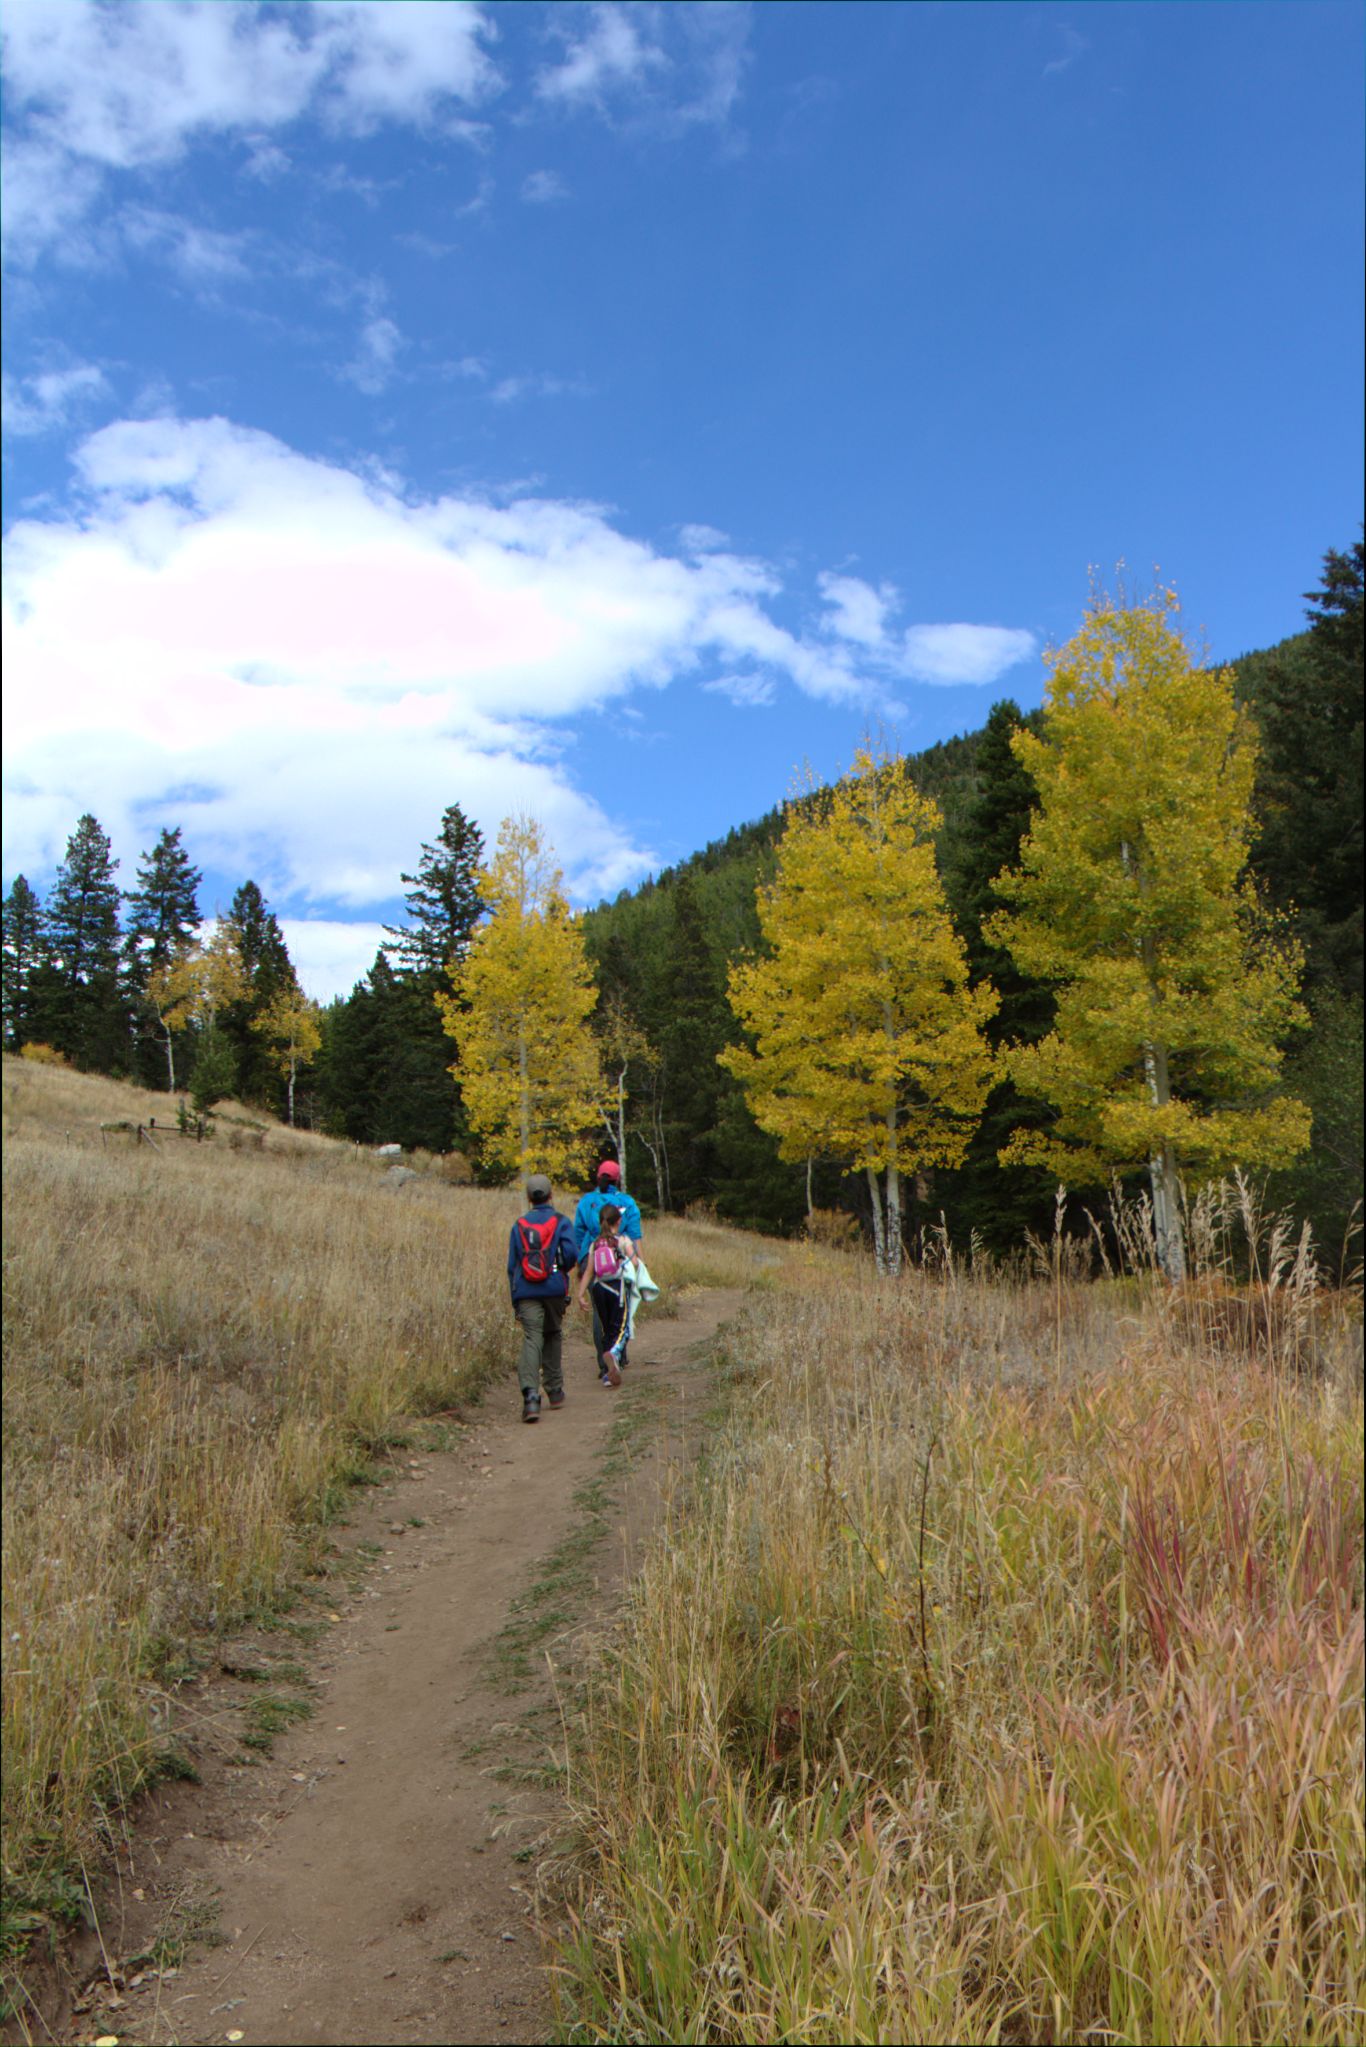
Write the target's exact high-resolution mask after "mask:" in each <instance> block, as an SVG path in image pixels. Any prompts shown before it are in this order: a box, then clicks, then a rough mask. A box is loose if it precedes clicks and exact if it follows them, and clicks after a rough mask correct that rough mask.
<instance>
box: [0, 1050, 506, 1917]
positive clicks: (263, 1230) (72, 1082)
mask: <svg viewBox="0 0 1366 2047" xmlns="http://www.w3.org/2000/svg"><path fill="white" fill-rule="evenodd" d="M3 1084H4V1126H5V1247H6V1248H5V1307H6V1323H7V1330H8V1337H7V1361H6V1375H5V1413H6V1476H5V1488H6V1490H5V1526H6V1542H5V1553H4V1678H5V1684H4V1757H5V1769H4V1822H5V1858H6V1870H7V1872H8V1873H9V1874H10V1875H11V1876H12V1875H14V1874H15V1873H18V1875H19V1876H20V1878H21V1879H22V1882H23V1884H24V1885H27V1886H28V1887H29V1888H30V1890H31V1889H32V1888H33V1887H34V1886H35V1885H36V1886H37V1887H38V1888H39V1889H40V1888H41V1878H42V1872H43V1870H44V1869H49V1870H56V1869H60V1868H61V1867H62V1866H64V1864H65V1863H66V1862H67V1861H69V1859H70V1858H71V1856H72V1855H73V1854H75V1853H78V1852H80V1851H82V1850H84V1851H86V1852H89V1850H90V1848H91V1846H92V1841H93V1838H94V1834H95V1832H96V1829H97V1824H98V1818H99V1812H100V1807H101V1803H102V1802H103V1801H106V1800H108V1799H110V1798H114V1799H117V1798H120V1797H124V1796H127V1794H128V1793H129V1792H130V1791H132V1790H133V1789H134V1788H135V1787H136V1785H137V1784H138V1783H139V1782H140V1781H142V1780H143V1779H144V1777H145V1776H146V1775H147V1773H148V1772H149V1771H152V1770H154V1769H155V1768H156V1767H157V1764H158V1757H159V1753H160V1750H161V1748H162V1747H164V1736H162V1735H160V1734H159V1733H158V1726H159V1725H161V1724H164V1723H163V1722H162V1719H161V1713H160V1707H159V1704H158V1700H159V1693H160V1687H161V1684H162V1682H163V1680H164V1679H165V1678H166V1677H167V1676H168V1674H173V1673H174V1671H175V1670H176V1668H177V1667H178V1666H179V1665H180V1663H181V1660H182V1658H183V1656H184V1654H185V1651H186V1646H187V1644H189V1643H191V1642H192V1641H193V1639H194V1638H195V1636H196V1635H197V1634H199V1633H202V1632H205V1631H207V1632H209V1633H213V1632H216V1631H222V1630H226V1629H227V1628H229V1627H231V1626H232V1625H233V1624H234V1623H235V1622H236V1621H237V1620H239V1619H240V1618H241V1617H242V1616H243V1615H245V1614H247V1613H250V1612H252V1611H254V1610H258V1609H261V1608H264V1607H267V1606H269V1604H270V1602H271V1601H272V1599H273V1598H274V1597H275V1596H276V1595H277V1594H278V1592H279V1590H280V1588H281V1586H282V1585H283V1583H284V1582H285V1580H286V1578H287V1576H288V1574H289V1573H290V1572H291V1570H294V1569H297V1568H298V1567H299V1566H300V1565H301V1564H304V1563H306V1562H307V1560H308V1552H309V1543H310V1531H313V1530H316V1529H317V1527H318V1526H319V1524H320V1522H321V1521H322V1519H323V1518H324V1517H325V1515H326V1513H327V1512H328V1509H329V1505H330V1503H331V1502H332V1500H333V1498H334V1496H335V1494H336V1491H337V1489H338V1487H339V1486H340V1485H341V1484H342V1482H343V1481H344V1480H345V1478H346V1476H347V1474H348V1473H349V1472H353V1471H354V1470H355V1469H356V1468H357V1467H358V1466H359V1465H362V1464H363V1463H364V1461H365V1459H366V1456H367V1454H368V1452H369V1451H370V1450H371V1449H372V1448H373V1447H374V1446H375V1445H377V1444H379V1443H381V1442H382V1441H383V1440H384V1438H385V1435H386V1432H387V1431H389V1430H390V1429H391V1428H392V1427H393V1425H394V1423H395V1420H396V1418H397V1417H399V1416H401V1415H409V1414H413V1413H421V1412H424V1411H428V1410H431V1409H434V1408H440V1407H444V1406H448V1405H449V1404H451V1403H452V1402H454V1401H456V1400H458V1399H460V1398H462V1397H467V1396H469V1395H470V1394H472V1393H474V1392H475V1391H477V1389H478V1388H479V1386H480V1385H481V1384H482V1382H483V1381H484V1380H485V1378H486V1377H487V1376H488V1374H489V1372H490V1371H491V1370H492V1369H493V1368H494V1367H495V1365H498V1364H505V1363H506V1361H507V1349H508V1345H507V1329H506V1322H507V1311H506V1282H505V1279H504V1277H503V1270H502V1268H503V1260H504V1256H505V1245H506V1229H507V1210H508V1204H507V1200H506V1198H505V1197H500V1196H498V1195H490V1194H483V1193H478V1192H475V1191H473V1190H469V1189H461V1188H452V1187H448V1186H446V1185H444V1184H443V1183H442V1182H441V1181H440V1180H439V1179H438V1178H437V1177H435V1176H434V1175H421V1176H419V1178H417V1179H416V1180H413V1181H410V1182H408V1183H407V1184H405V1185H403V1186H402V1187H401V1188H399V1189H397V1190H394V1191H390V1188H389V1186H388V1185H387V1184H386V1180H385V1171H384V1167H383V1165H380V1164H377V1163H376V1162H375V1161H374V1160H373V1159H371V1158H369V1157H367V1156H365V1155H362V1154H358V1153H356V1152H355V1150H354V1149H353V1147H351V1146H349V1145H344V1144H335V1143H332V1142H330V1141H329V1140H327V1139H325V1138H318V1137H310V1136H306V1135H304V1134H302V1133H297V1132H292V1131H286V1130H283V1129H281V1128H280V1127H279V1126H277V1125H275V1124H272V1123H270V1122H269V1121H268V1119H265V1118H262V1117H260V1116H259V1115H253V1116H251V1117H248V1116H247V1113H246V1112H245V1111H241V1110H239V1109H237V1108H236V1106H235V1105H234V1104H231V1103H227V1104H224V1105H223V1111H224V1113H223V1115H222V1116H221V1118H220V1120H219V1122H218V1124H217V1129H216V1134H215V1136H214V1137H213V1138H212V1140H211V1141H209V1142H206V1143H202V1144H200V1143H195V1142H193V1141H186V1140H184V1139H182V1138H179V1137H177V1136H176V1135H175V1133H174V1131H173V1130H171V1131H162V1132H161V1133H160V1135H159V1138H158V1140H157V1145H156V1148H154V1147H153V1145H150V1144H147V1143H142V1144H138V1143H137V1142H136V1141H135V1140H134V1139H132V1138H131V1137H129V1136H128V1135H125V1134H122V1133H119V1132H116V1131H115V1132H111V1131H106V1130H103V1129H102V1127H101V1126H102V1125H105V1124H110V1123H116V1122H119V1121H127V1122H129V1123H131V1124H133V1125H136V1123H137V1122H139V1121H142V1122H145V1121H146V1119H147V1117H148V1114H149V1111H150V1112H152V1113H155V1111H156V1109H157V1106H158V1102H157V1098H156V1097H150V1096H148V1095H146V1094H144V1093H140V1092H138V1091H137V1090H135V1089H132V1088H128V1087H123V1086H121V1085H120V1084H118V1083H117V1082H113V1081H109V1080H103V1079H99V1078H95V1077H92V1076H87V1075H81V1074H74V1073H69V1072H64V1071H62V1070H60V1069H57V1070H54V1069H49V1068H42V1067H37V1066H35V1065H33V1064H30V1063H28V1062H26V1061H23V1060H19V1059H9V1058H7V1059H6V1060H5V1062H4V1083H3ZM232 1119H240V1120H232Z"/></svg>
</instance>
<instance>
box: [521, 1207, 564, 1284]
mask: <svg viewBox="0 0 1366 2047" xmlns="http://www.w3.org/2000/svg"><path fill="white" fill-rule="evenodd" d="M560 1221H561V1218H560V1217H559V1216H558V1215H552V1216H548V1217H547V1218H546V1220H545V1221H544V1222H543V1223H534V1222H531V1221H529V1219H528V1218H527V1217H526V1216H524V1215H523V1216H519V1217H518V1219H517V1241H518V1243H519V1244H520V1245H521V1250H522V1277H523V1279H526V1280H530V1282H531V1284H532V1286H541V1285H543V1284H544V1282H545V1281H546V1280H548V1279H549V1278H550V1276H551V1274H552V1273H553V1272H556V1271H558V1269H559V1268H558V1267H557V1266H556V1264H555V1257H554V1249H555V1238H556V1235H557V1233H558V1231H559V1227H560Z"/></svg>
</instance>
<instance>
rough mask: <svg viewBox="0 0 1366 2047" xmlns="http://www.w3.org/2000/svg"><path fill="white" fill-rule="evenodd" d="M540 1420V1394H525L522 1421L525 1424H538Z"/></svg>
mask: <svg viewBox="0 0 1366 2047" xmlns="http://www.w3.org/2000/svg"><path fill="white" fill-rule="evenodd" d="M540 1419H541V1396H540V1394H539V1393H524V1394H523V1395H522V1420H523V1421H524V1422H538V1421H539V1420H540Z"/></svg>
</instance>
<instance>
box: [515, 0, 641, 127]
mask: <svg viewBox="0 0 1366 2047" xmlns="http://www.w3.org/2000/svg"><path fill="white" fill-rule="evenodd" d="M647 23H648V25H650V26H654V25H655V24H654V22H653V21H651V20H650V19H649V17H647V16H646V15H645V14H644V13H639V14H636V15H634V16H633V15H631V14H628V13H627V12H626V9H625V8H624V7H619V6H615V5H613V4H612V0H599V4H598V5H595V6H593V7H591V8H590V9H589V11H588V26H587V29H586V31H585V32H584V34H582V35H580V36H576V35H575V34H574V33H573V31H572V30H570V29H563V30H561V33H562V35H563V37H564V40H565V42H566V44H567V45H568V48H567V52H566V55H565V57H564V58H563V60H562V61H561V62H560V63H558V64H552V65H547V66H546V67H545V69H544V70H542V71H541V72H540V73H539V74H538V75H537V79H536V91H537V93H538V94H539V95H540V97H541V98H542V99H548V100H565V101H568V102H569V103H570V104H571V105H572V104H574V103H581V102H583V101H589V102H596V101H600V100H601V99H602V97H603V94H604V93H605V92H607V91H609V90H611V89H613V88H615V87H617V86H622V85H634V84H635V83H636V82H637V81H638V80H639V79H640V78H641V77H642V76H643V75H644V74H645V73H646V72H648V71H651V70H657V69H659V68H660V67H661V66H665V67H667V65H668V62H669V60H668V58H667V57H666V56H665V54H664V52H663V50H662V49H661V48H660V47H659V45H658V43H655V42H649V41H647V40H646V39H645V37H644V36H643V35H642V34H641V29H642V27H645V26H646V25H647Z"/></svg>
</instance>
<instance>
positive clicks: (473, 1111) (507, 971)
mask: <svg viewBox="0 0 1366 2047" xmlns="http://www.w3.org/2000/svg"><path fill="white" fill-rule="evenodd" d="M480 889H481V892H482V894H483V897H484V900H485V901H486V902H487V903H488V904H489V906H490V910H489V914H488V916H487V917H486V919H485V921H484V922H483V923H482V924H481V925H480V927H479V929H478V930H477V931H476V933H475V935H474V940H473V943H472V944H471V946H470V950H469V953H468V956H467V958H466V959H465V961H464V963H463V965H462V966H461V967H459V968H458V969H457V970H456V971H455V973H454V975H453V977H452V984H453V988H454V994H453V995H451V996H447V995H438V996H437V1003H438V1006H439V1007H440V1009H441V1013H442V1020H443V1023H444V1025H445V1028H446V1030H447V1031H448V1032H449V1034H450V1035H451V1037H453V1038H454V1039H455V1041H456V1045H457V1048H458V1059H457V1064H456V1067H455V1069H454V1070H455V1071H456V1072H457V1074H458V1076H459V1080H460V1088H461V1094H462V1097H463V1099H464V1104H465V1109H466V1112H467V1113H468V1116H469V1119H470V1124H471V1127H472V1129H473V1130H474V1131H475V1133H476V1135H477V1136H478V1137H479V1139H480V1140H481V1144H482V1147H483V1150H484V1154H485V1157H486V1159H487V1161H488V1162H489V1163H490V1164H492V1165H494V1166H496V1167H500V1168H502V1169H503V1170H505V1171H507V1172H509V1173H511V1172H522V1171H527V1170H530V1169H533V1168H535V1169H538V1170H540V1171H541V1172H544V1173H548V1174H550V1176H551V1177H552V1178H555V1177H557V1176H561V1175H563V1174H565V1173H566V1172H568V1171H570V1170H571V1169H573V1168H576V1167H577V1166H579V1165H580V1164H581V1163H582V1161H581V1157H580V1154H581V1151H582V1148H583V1146H584V1143H585V1141H586V1136H587V1133H588V1131H589V1130H590V1129H591V1127H592V1125H593V1123H594V1121H595V1116H596V1108H595V1099H596V1094H597V1089H598V1082H599V1069H598V1053H597V1048H596V1044H595V1041H594V1038H593V1035H592V1032H591V1031H590V1029H589V1026H588V1018H589V1016H590V1014H591V1012H592V1010H593V1007H594V1004H595V1002H596V1000H597V991H596V988H595V987H594V983H593V975H592V970H591V968H590V966H589V964H588V959H587V956H586V954H585V952H584V949H583V939H582V936H581V934H580V931H579V927H578V925H577V923H576V922H575V920H574V918H573V917H572V915H571V914H570V910H569V904H568V901H567V900H566V897H565V894H564V888H563V882H562V879H561V875H560V872H559V869H558V868H557V867H556V866H555V865H554V860H553V856H552V854H551V851H550V848H549V846H548V845H547V844H546V841H545V839H544V836H543V834H542V831H541V827H540V826H539V824H537V823H536V822H535V820H534V819H529V818H521V817H519V818H508V819H506V820H505V821H504V823H503V827H502V829H501V831H500V832H499V835H498V848H497V852H496V853H495V856H494V858H493V860H492V861H491V862H490V864H489V866H488V867H487V868H485V869H484V870H483V871H482V872H481V874H480Z"/></svg>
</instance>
